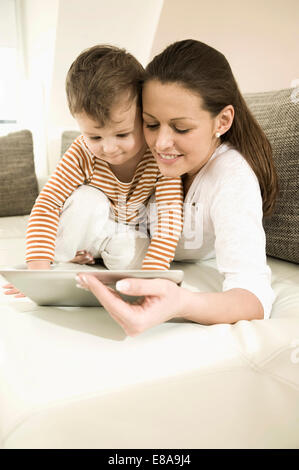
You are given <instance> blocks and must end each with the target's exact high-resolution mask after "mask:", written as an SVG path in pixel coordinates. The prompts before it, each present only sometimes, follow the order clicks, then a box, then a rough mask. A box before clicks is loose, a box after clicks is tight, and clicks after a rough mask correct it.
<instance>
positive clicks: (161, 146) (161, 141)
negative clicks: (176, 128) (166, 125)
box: [155, 128, 173, 151]
mask: <svg viewBox="0 0 299 470" xmlns="http://www.w3.org/2000/svg"><path fill="white" fill-rule="evenodd" d="M155 147H156V149H157V150H160V151H162V150H167V149H170V148H172V147H173V136H172V132H171V129H169V130H168V129H161V128H160V129H159V130H158V133H157V135H156V145H155Z"/></svg>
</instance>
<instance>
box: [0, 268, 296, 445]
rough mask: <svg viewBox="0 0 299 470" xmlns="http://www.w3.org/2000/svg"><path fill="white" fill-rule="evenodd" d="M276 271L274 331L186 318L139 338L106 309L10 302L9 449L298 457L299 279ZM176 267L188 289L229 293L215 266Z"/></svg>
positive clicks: (4, 404)
mask: <svg viewBox="0 0 299 470" xmlns="http://www.w3.org/2000/svg"><path fill="white" fill-rule="evenodd" d="M269 263H270V266H271V268H272V270H273V287H274V290H275V292H276V294H277V300H276V302H278V303H277V309H275V308H276V304H275V306H274V310H273V318H272V319H271V320H256V321H251V322H249V321H240V322H238V323H236V324H234V325H226V324H222V325H221V324H220V325H212V326H203V325H199V324H196V323H191V322H185V321H182V320H179V319H177V320H171V321H169V322H166V323H164V324H162V325H158V326H156V327H154V328H152V329H150V330H148V331H146V332H144V333H143V334H141V335H139V336H137V337H135V338H129V337H126V336H125V334H124V332H123V330H122V329H121V328H120V327H119V326H118V325H117V324H116V323H115V321H114V320H113V319H112V318H111V317H110V316H109V314H108V313H107V312H105V310H104V309H103V308H101V307H99V308H96V307H94V308H92V307H91V308H72V307H38V306H37V305H35V304H34V303H33V302H31V301H30V300H28V299H18V300H17V299H13V298H8V297H7V296H4V295H3V294H1V295H0V300H1V309H0V345H1V361H0V390H1V408H2V413H1V415H0V420H1V422H0V429H1V433H2V434H1V442H2V446H3V447H4V448H139V447H140V448H218V447H219V448H222V447H224V448H279V447H280V448H292V447H296V446H298V444H299V441H298V436H299V407H298V390H299V374H298V366H299V308H298V305H299V290H298V285H299V273H298V270H296V269H293V268H294V267H295V268H296V266H294V265H293V264H291V263H287V262H283V261H279V260H276V259H269ZM176 265H177V266H176V267H178V268H183V269H184V271H185V281H184V286H185V287H188V288H190V289H192V290H198V289H199V290H202V291H204V290H210V289H211V288H213V289H215V290H219V288H220V286H221V278H220V276H218V273H217V270H216V264H215V261H214V260H209V261H205V262H202V263H197V264H192V263H190V264H187V263H176ZM4 282H5V281H4V280H3V283H4ZM288 299H289V300H288ZM216 425H217V432H216V433H215V426H216Z"/></svg>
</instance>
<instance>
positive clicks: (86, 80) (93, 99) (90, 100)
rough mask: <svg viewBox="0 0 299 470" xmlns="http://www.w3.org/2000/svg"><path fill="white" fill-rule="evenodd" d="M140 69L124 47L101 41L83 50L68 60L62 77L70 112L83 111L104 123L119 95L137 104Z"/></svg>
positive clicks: (138, 99)
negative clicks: (64, 78)
mask: <svg viewBox="0 0 299 470" xmlns="http://www.w3.org/2000/svg"><path fill="white" fill-rule="evenodd" d="M143 78H144V68H143V67H142V65H141V64H140V63H139V62H138V60H137V59H135V57H134V56H132V55H131V54H130V53H128V52H127V51H126V50H125V49H119V48H118V47H115V46H111V45H106V44H101V45H97V46H93V47H90V48H89V49H86V50H84V51H83V52H81V54H80V55H79V56H78V57H77V59H76V60H75V61H74V62H73V63H72V65H71V67H70V69H69V71H68V74H67V77H66V94H67V99H68V105H69V109H70V112H71V114H72V115H73V116H74V115H75V114H78V113H81V112H82V111H84V112H85V113H86V114H88V115H89V116H90V117H91V118H93V119H94V120H96V121H97V122H99V123H100V125H102V126H104V125H105V124H106V123H107V122H108V121H109V120H110V110H111V107H112V106H113V105H114V104H116V103H117V99H118V98H119V97H121V96H122V95H126V94H127V95H128V98H129V99H132V100H133V99H134V98H135V97H136V98H137V103H138V105H140V106H141V86H142V82H143Z"/></svg>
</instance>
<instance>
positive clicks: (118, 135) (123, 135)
mask: <svg viewBox="0 0 299 470" xmlns="http://www.w3.org/2000/svg"><path fill="white" fill-rule="evenodd" d="M128 135H129V132H127V133H126V134H117V137H121V138H123V137H128Z"/></svg>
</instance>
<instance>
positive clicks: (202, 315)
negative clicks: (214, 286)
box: [182, 289, 264, 325]
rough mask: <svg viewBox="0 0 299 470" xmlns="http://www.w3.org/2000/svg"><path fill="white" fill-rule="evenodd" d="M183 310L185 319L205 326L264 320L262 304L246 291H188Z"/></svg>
mask: <svg viewBox="0 0 299 470" xmlns="http://www.w3.org/2000/svg"><path fill="white" fill-rule="evenodd" d="M183 309H184V312H183V315H182V317H183V318H185V319H186V320H191V321H194V322H197V323H201V324H203V325H212V324H215V323H235V322H237V321H239V320H255V319H256V320H260V319H263V318H264V309H263V306H262V304H261V302H260V301H259V299H258V298H257V297H256V296H255V295H254V294H253V293H251V292H249V291H248V290H245V289H230V290H228V291H226V292H190V291H187V290H186V293H185V299H184V302H183Z"/></svg>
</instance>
